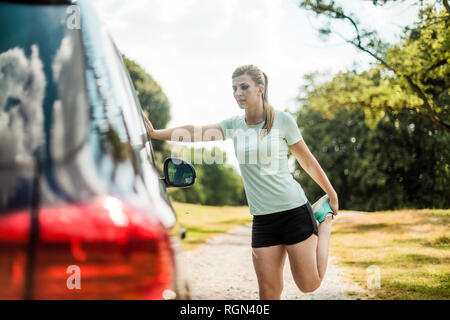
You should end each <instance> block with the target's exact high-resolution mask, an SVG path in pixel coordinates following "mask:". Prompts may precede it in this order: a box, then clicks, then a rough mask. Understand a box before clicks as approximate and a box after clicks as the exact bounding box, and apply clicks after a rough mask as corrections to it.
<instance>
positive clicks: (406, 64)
mask: <svg viewBox="0 0 450 320" xmlns="http://www.w3.org/2000/svg"><path fill="white" fill-rule="evenodd" d="M384 3H386V1H381V2H377V1H374V5H377V4H384ZM419 5H420V6H421V8H420V11H419V16H418V21H417V23H416V24H415V25H414V26H412V27H406V28H405V29H404V31H403V35H402V37H401V42H400V43H399V44H395V45H392V44H389V43H386V42H384V41H383V40H382V39H380V38H379V37H378V35H377V33H376V31H374V30H369V29H366V28H364V27H363V26H362V25H361V24H360V23H359V22H358V20H357V19H356V17H355V16H354V15H353V14H351V13H346V12H344V10H343V9H342V7H340V6H338V5H337V4H336V3H335V2H334V1H310V0H306V1H301V2H300V7H301V8H303V9H306V10H309V11H312V12H315V13H316V14H317V15H324V16H326V17H328V18H330V19H332V20H333V19H334V20H344V21H347V22H349V23H350V24H351V25H352V26H353V28H354V30H355V35H354V37H353V38H348V37H347V39H346V41H347V42H348V43H350V44H352V45H353V46H355V47H356V48H358V49H359V50H361V51H363V52H365V53H366V54H369V55H370V56H371V57H372V58H374V60H375V61H376V66H375V67H374V68H373V69H371V70H368V71H366V72H363V73H361V74H355V72H350V74H348V73H343V74H341V78H339V79H335V81H334V82H330V83H329V84H328V87H323V88H322V89H323V90H325V91H327V92H331V91H335V92H337V91H338V89H339V92H340V94H339V95H337V96H330V95H328V96H327V98H332V100H324V99H323V98H322V97H320V96H319V95H317V99H318V100H319V101H317V103H316V105H320V108H321V109H322V110H329V111H331V112H332V113H333V112H336V111H338V110H342V109H346V108H348V109H360V110H363V112H364V113H365V114H366V121H367V123H368V125H369V126H371V127H372V128H373V127H374V126H375V125H376V123H377V122H378V121H379V120H380V119H382V118H383V116H384V114H385V113H386V112H389V113H392V114H395V113H398V112H401V111H404V110H411V111H413V112H414V114H415V115H416V116H419V117H424V118H428V119H430V120H431V121H432V122H433V124H434V125H436V126H437V127H439V128H441V129H443V130H444V131H446V132H447V133H449V132H450V63H449V62H450V16H449V12H448V11H447V10H445V9H442V10H441V11H440V12H438V11H437V9H436V6H435V5H433V4H427V3H426V2H424V1H420V2H419ZM319 32H320V34H322V35H327V34H330V33H331V32H333V29H332V26H331V24H330V23H329V22H328V23H327V25H325V26H323V27H321V28H320V29H319Z"/></svg>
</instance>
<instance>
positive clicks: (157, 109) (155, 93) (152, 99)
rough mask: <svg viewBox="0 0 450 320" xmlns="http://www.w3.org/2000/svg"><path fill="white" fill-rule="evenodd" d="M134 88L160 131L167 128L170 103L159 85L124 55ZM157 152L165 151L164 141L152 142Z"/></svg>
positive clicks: (146, 111)
mask: <svg viewBox="0 0 450 320" xmlns="http://www.w3.org/2000/svg"><path fill="white" fill-rule="evenodd" d="M122 57H123V60H124V62H125V66H126V67H127V69H128V72H129V74H130V77H131V80H132V81H133V85H134V88H135V89H136V91H137V92H138V98H139V102H140V103H141V106H142V109H143V110H144V112H145V113H146V114H147V116H148V117H149V119H150V120H151V122H152V124H153V126H154V127H155V128H158V129H162V128H165V127H166V126H167V123H169V121H170V103H169V99H168V98H167V96H166V94H165V93H164V91H163V90H162V89H161V87H160V86H159V84H158V83H157V82H156V81H155V80H154V79H153V78H152V76H151V75H149V74H148V73H147V72H146V71H145V70H144V69H143V68H142V67H141V66H140V65H139V64H137V63H136V62H135V61H133V60H131V59H129V58H127V57H126V56H125V55H122ZM152 144H153V147H154V148H155V150H156V151H162V150H163V144H164V141H162V140H155V141H153V142H152Z"/></svg>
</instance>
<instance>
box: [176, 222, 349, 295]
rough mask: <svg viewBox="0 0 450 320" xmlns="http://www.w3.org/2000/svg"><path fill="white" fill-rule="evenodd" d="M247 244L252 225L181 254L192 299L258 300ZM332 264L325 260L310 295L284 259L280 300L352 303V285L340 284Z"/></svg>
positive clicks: (336, 270) (249, 248)
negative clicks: (322, 272)
mask: <svg viewBox="0 0 450 320" xmlns="http://www.w3.org/2000/svg"><path fill="white" fill-rule="evenodd" d="M338 217H339V216H338ZM187 236H189V234H188V235H187ZM250 243H251V223H250V224H248V225H245V226H242V227H238V228H235V229H233V230H231V231H230V232H228V233H226V234H223V235H220V236H217V237H215V238H213V239H211V240H209V241H207V242H206V243H205V244H204V245H202V246H201V247H199V248H197V249H195V250H191V251H186V252H184V253H183V255H184V258H185V260H186V265H187V266H188V270H187V272H188V274H187V276H188V279H189V280H190V285H191V293H192V299H195V300H197V299H198V300H211V299H223V300H243V299H245V300H255V299H259V296H258V282H257V279H256V274H255V271H254V269H253V263H252V256H251V254H252V251H251V246H250ZM333 260H334V258H333V257H331V256H330V257H329V258H328V268H327V272H326V274H325V279H324V280H323V282H322V284H321V286H320V288H319V289H317V290H316V291H314V292H311V293H302V292H301V291H300V290H299V289H298V288H297V286H296V285H295V282H294V280H293V278H292V275H291V270H290V267H289V259H288V258H287V257H286V262H285V267H284V289H283V293H282V295H281V299H283V300H329V299H333V300H342V299H352V298H351V297H349V296H347V295H346V294H345V292H346V291H348V290H353V289H355V285H354V284H350V283H348V282H344V281H342V279H341V277H340V272H341V271H340V269H339V268H338V267H336V266H335V265H334V264H333Z"/></svg>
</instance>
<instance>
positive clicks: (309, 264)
mask: <svg viewBox="0 0 450 320" xmlns="http://www.w3.org/2000/svg"><path fill="white" fill-rule="evenodd" d="M331 220H332V218H331V216H330V215H329V216H327V217H326V219H325V220H324V221H323V222H322V223H320V224H319V236H316V235H315V234H312V235H311V236H310V237H309V238H307V239H306V240H304V241H302V242H299V243H296V244H292V245H286V250H287V253H288V256H289V264H290V267H291V272H292V276H293V278H294V281H295V283H296V284H297V287H298V288H299V289H300V290H301V291H303V292H312V291H314V290H316V289H317V288H318V287H319V286H320V283H321V282H322V280H323V278H324V276H325V272H326V269H327V262H328V248H329V240H330V234H331Z"/></svg>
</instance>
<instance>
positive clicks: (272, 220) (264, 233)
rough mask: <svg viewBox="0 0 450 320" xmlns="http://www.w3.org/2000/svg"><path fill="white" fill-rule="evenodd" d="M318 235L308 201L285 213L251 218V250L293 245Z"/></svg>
mask: <svg viewBox="0 0 450 320" xmlns="http://www.w3.org/2000/svg"><path fill="white" fill-rule="evenodd" d="M313 233H314V234H315V235H318V234H319V230H318V227H317V221H316V218H315V217H314V213H313V211H312V207H311V204H310V203H309V201H308V202H307V203H305V204H304V205H302V206H300V207H297V208H294V209H289V210H285V211H280V212H275V213H269V214H264V215H256V216H253V225H252V248H261V247H269V246H275V245H279V244H294V243H298V242H301V241H303V240H306V239H308V238H309V237H310V236H311V235H312V234H313Z"/></svg>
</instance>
